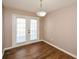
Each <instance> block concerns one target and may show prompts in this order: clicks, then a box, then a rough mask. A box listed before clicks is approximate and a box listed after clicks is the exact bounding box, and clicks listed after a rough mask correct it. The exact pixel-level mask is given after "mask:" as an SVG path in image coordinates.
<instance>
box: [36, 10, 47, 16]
mask: <svg viewBox="0 0 79 59" xmlns="http://www.w3.org/2000/svg"><path fill="white" fill-rule="evenodd" d="M46 14H47V13H46V12H45V11H39V12H37V16H40V17H44V16H46Z"/></svg>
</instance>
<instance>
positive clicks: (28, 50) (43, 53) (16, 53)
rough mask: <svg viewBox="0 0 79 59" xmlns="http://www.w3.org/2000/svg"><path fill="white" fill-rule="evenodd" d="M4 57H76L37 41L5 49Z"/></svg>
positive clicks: (30, 58)
mask: <svg viewBox="0 0 79 59" xmlns="http://www.w3.org/2000/svg"><path fill="white" fill-rule="evenodd" d="M3 59H75V58H73V57H71V56H69V55H67V54H65V53H63V52H61V51H59V50H58V49H56V48H54V47H52V46H50V45H48V44H46V43H44V42H37V43H33V44H29V45H25V46H21V47H18V48H14V49H10V50H7V51H5V54H4V56H3Z"/></svg>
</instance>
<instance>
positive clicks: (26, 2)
mask: <svg viewBox="0 0 79 59" xmlns="http://www.w3.org/2000/svg"><path fill="white" fill-rule="evenodd" d="M75 2H76V0H43V9H44V10H45V11H47V12H51V11H53V10H56V9H59V8H62V7H65V6H68V5H71V4H73V3H75ZM3 5H4V6H6V7H10V8H15V9H20V10H25V11H29V12H37V11H38V10H39V7H40V6H39V5H40V0H3Z"/></svg>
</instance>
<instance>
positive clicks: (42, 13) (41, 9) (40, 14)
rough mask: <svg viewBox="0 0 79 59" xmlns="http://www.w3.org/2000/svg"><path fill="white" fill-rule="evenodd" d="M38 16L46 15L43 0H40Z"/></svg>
mask: <svg viewBox="0 0 79 59" xmlns="http://www.w3.org/2000/svg"><path fill="white" fill-rule="evenodd" d="M36 14H37V16H39V17H44V16H46V14H47V13H46V12H45V11H44V10H43V7H42V0H40V10H39V11H38V12H37V13H36Z"/></svg>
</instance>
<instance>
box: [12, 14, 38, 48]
mask: <svg viewBox="0 0 79 59" xmlns="http://www.w3.org/2000/svg"><path fill="white" fill-rule="evenodd" d="M16 17H21V18H28V19H29V20H30V19H32V18H33V19H37V20H38V21H37V22H38V23H37V24H38V25H37V27H38V28H37V38H38V39H37V41H38V40H39V18H38V17H33V16H25V15H18V14H12V47H15V46H16V44H15V39H16V38H15V36H16V35H15V34H16V33H15V26H16V23H15V20H16V19H15V18H16ZM31 41H36V40H31ZM28 42H29V41H27V42H25V43H23V44H26V43H28Z"/></svg>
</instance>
